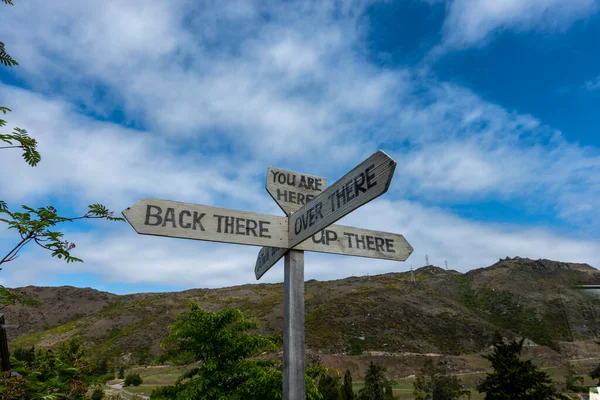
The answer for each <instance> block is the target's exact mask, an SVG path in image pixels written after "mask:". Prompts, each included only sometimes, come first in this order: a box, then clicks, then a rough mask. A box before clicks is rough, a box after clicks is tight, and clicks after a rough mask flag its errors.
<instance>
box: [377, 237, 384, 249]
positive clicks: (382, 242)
mask: <svg viewBox="0 0 600 400" xmlns="http://www.w3.org/2000/svg"><path fill="white" fill-rule="evenodd" d="M384 243H385V241H384V240H383V238H380V237H377V236H375V248H376V249H377V251H383V244H384Z"/></svg>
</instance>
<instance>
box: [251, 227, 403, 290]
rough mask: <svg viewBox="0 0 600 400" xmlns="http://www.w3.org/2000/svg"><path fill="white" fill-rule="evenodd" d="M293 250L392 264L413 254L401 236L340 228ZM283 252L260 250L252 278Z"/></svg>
mask: <svg viewBox="0 0 600 400" xmlns="http://www.w3.org/2000/svg"><path fill="white" fill-rule="evenodd" d="M294 249H295V250H305V251H315V252H319V253H331V254H342V255H346V256H358V257H369V258H381V259H384V260H393V261H405V260H406V259H407V258H408V256H410V254H411V253H412V252H413V248H412V246H411V245H410V244H409V243H408V242H407V241H406V239H405V238H404V236H402V235H398V234H395V233H388V232H380V231H373V230H369V229H360V228H352V227H349V226H342V225H330V226H328V227H327V228H326V229H323V230H322V231H319V232H317V233H316V234H314V235H313V236H312V237H311V238H309V239H307V240H305V241H304V242H302V243H300V244H299V245H298V246H296V247H294ZM286 251H287V249H277V248H273V247H265V248H263V249H261V250H260V252H259V253H258V258H257V259H256V266H255V267H254V274H255V275H256V279H260V277H261V276H262V275H263V274H264V273H265V272H267V271H268V270H269V269H270V268H271V267H272V266H273V265H275V264H276V263H277V261H279V260H280V259H281V257H283V256H284V255H285V252H286Z"/></svg>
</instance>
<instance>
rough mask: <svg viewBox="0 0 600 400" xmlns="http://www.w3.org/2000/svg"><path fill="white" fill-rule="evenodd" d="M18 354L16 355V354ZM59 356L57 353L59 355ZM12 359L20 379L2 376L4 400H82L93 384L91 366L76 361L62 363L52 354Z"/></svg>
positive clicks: (27, 353) (27, 354) (0, 384)
mask: <svg viewBox="0 0 600 400" xmlns="http://www.w3.org/2000/svg"><path fill="white" fill-rule="evenodd" d="M15 353H17V352H15ZM59 353H60V352H59ZM19 354H20V356H22V357H19V358H17V357H14V356H13V357H12V358H11V365H12V370H13V371H15V372H18V373H19V374H21V375H22V377H16V376H10V374H7V375H4V376H3V377H1V378H0V392H2V393H3V397H2V398H3V399H5V400H24V399H54V400H58V399H73V400H75V399H77V400H81V399H83V398H84V396H85V393H86V392H87V390H88V387H89V382H91V381H92V379H93V378H92V377H91V373H92V371H93V368H92V367H91V366H92V364H91V363H89V362H87V361H85V360H83V359H78V360H75V361H74V362H71V361H69V360H65V359H62V358H61V357H60V356H59V355H56V354H55V353H54V352H53V351H52V350H46V349H42V350H37V351H34V353H33V357H32V356H31V350H27V351H24V352H19Z"/></svg>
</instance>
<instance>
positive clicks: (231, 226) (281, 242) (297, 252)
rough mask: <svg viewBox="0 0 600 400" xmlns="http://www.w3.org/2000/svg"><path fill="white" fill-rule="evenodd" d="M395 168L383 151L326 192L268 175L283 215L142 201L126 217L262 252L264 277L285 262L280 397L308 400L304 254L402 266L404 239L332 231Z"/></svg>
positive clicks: (143, 225)
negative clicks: (394, 262)
mask: <svg viewBox="0 0 600 400" xmlns="http://www.w3.org/2000/svg"><path fill="white" fill-rule="evenodd" d="M395 167H396V162H395V161H394V160H393V159H391V158H390V157H389V156H388V155H387V154H385V153H384V152H383V151H378V152H376V153H374V154H373V155H371V156H370V157H369V158H367V159H366V160H365V161H363V162H362V163H360V164H359V165H358V166H356V167H355V168H354V169H353V170H352V171H350V172H348V173H347V174H346V175H344V176H343V177H342V178H341V179H339V180H338V181H337V182H335V183H334V184H333V185H332V186H330V187H329V188H326V186H327V180H326V179H325V178H323V177H319V176H314V175H306V174H301V173H298V172H292V171H287V170H283V169H278V168H269V169H268V170H267V183H266V189H267V192H268V193H269V194H270V195H271V197H273V199H274V200H275V201H276V202H277V204H278V205H279V206H280V207H281V209H282V210H283V211H284V212H285V213H286V217H278V216H274V215H265V214H257V213H252V212H247V211H237V210H230V209H226V208H217V207H210V206H204V205H200V204H191V203H181V202H176V201H169V200H158V199H143V200H140V201H139V202H137V203H135V204H134V205H132V206H131V207H129V208H127V209H126V210H124V211H123V216H124V217H125V218H126V219H127V221H129V223H130V224H131V226H132V227H133V228H134V229H135V230H136V232H137V233H139V234H143V235H156V236H167V237H174V238H183V239H194V240H207V241H213V242H225V243H234V244H245V245H253V246H263V248H262V249H261V250H260V252H259V254H258V258H257V261H256V265H255V268H254V273H255V275H256V279H259V278H260V277H261V276H262V275H263V274H264V273H265V272H266V271H268V270H269V269H270V268H271V267H272V266H273V265H275V263H277V261H279V260H280V259H281V258H282V257H284V256H285V266H284V332H283V333H284V350H283V369H284V374H283V399H284V400H304V399H305V387H304V251H315V252H322V253H332V254H343V255H350V256H359V257H370V258H381V259H386V260H395V261H405V260H406V259H407V258H408V256H409V255H410V254H411V253H412V251H413V248H412V247H411V245H410V244H409V243H408V242H407V241H406V239H405V238H404V236H402V235H399V234H395V233H388V232H379V231H372V230H368V229H360V228H353V227H348V226H341V225H332V224H333V223H334V222H335V221H337V220H339V219H340V218H342V217H343V216H345V215H347V214H348V213H350V212H352V211H353V210H355V209H357V208H358V207H360V206H362V205H364V204H366V203H368V202H369V201H371V200H373V199H375V198H376V197H378V196H380V195H382V194H383V193H385V192H386V191H387V190H388V188H389V185H390V182H391V179H392V176H393V174H394V169H395Z"/></svg>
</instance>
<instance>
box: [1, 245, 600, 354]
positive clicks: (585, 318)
mask: <svg viewBox="0 0 600 400" xmlns="http://www.w3.org/2000/svg"><path fill="white" fill-rule="evenodd" d="M414 277H415V282H411V274H410V272H406V273H390V274H384V275H377V276H370V277H350V278H346V279H341V280H337V281H328V282H319V281H314V280H313V281H308V282H306V287H305V299H306V303H305V304H306V306H305V308H306V325H305V326H306V341H307V346H308V347H309V349H312V350H315V351H319V352H321V353H323V354H340V353H346V354H360V353H362V352H365V351H372V352H373V351H376V352H386V353H393V354H396V353H444V354H454V355H456V354H465V353H471V352H477V351H481V350H482V349H484V348H486V347H487V346H489V344H490V338H491V335H492V334H493V332H494V331H495V330H501V331H502V332H504V333H505V334H507V335H511V334H514V335H518V336H525V337H527V338H529V339H530V340H531V341H533V342H534V343H537V344H540V345H544V346H548V347H550V348H552V349H554V350H556V351H559V352H565V351H568V349H569V343H570V342H573V341H574V340H580V339H584V340H585V339H592V338H595V337H596V336H597V334H598V332H599V331H600V299H597V298H593V297H589V296H584V295H582V294H581V292H580V291H579V290H577V289H575V288H573V285H576V284H595V283H600V271H598V270H596V269H595V268H592V267H591V266H589V265H586V264H573V263H562V262H555V261H549V260H529V259H524V258H518V257H517V258H513V259H508V258H507V259H506V260H500V261H499V262H498V263H496V264H494V265H492V266H490V267H487V268H481V269H477V270H472V271H469V272H468V273H465V274H461V273H459V272H456V271H445V270H443V269H441V268H438V267H434V266H426V267H423V268H420V269H418V270H416V271H415V272H414ZM19 290H21V291H22V292H23V293H24V294H26V295H27V296H28V297H29V298H32V299H39V300H41V301H42V302H43V304H42V305H40V306H38V307H22V306H14V307H8V308H6V309H5V310H4V313H5V315H6V320H7V323H9V324H11V325H12V324H17V325H19V327H18V328H11V329H9V337H10V339H11V344H10V346H11V348H12V349H14V348H16V347H23V346H30V345H34V344H35V345H36V346H53V345H56V344H57V343H60V342H61V341H63V340H65V339H67V338H69V337H70V336H72V335H74V334H80V335H82V336H83V338H84V339H85V340H86V343H88V345H89V346H90V347H91V349H90V350H91V352H90V354H92V355H94V356H97V357H107V358H109V359H111V360H113V361H115V362H121V361H119V360H124V361H127V362H132V363H138V362H139V363H142V364H144V363H150V362H151V361H152V359H153V358H154V357H156V356H158V355H160V354H161V350H160V347H159V343H160V341H161V339H162V338H163V337H164V336H165V335H166V334H167V332H168V326H169V324H171V323H172V322H173V320H174V316H175V315H176V314H177V313H179V312H181V311H183V310H184V309H185V308H186V304H187V303H188V302H190V301H193V302H197V303H199V304H200V305H201V306H202V307H203V308H205V309H207V310H219V309H222V308H223V307H235V308H239V309H241V310H243V311H244V312H245V313H247V314H248V315H249V316H250V317H252V318H254V319H256V320H257V321H259V322H260V324H261V331H262V332H265V333H270V334H273V333H281V332H282V329H283V328H282V327H283V302H282V295H283V284H254V285H243V286H236V287H229V288H222V289H194V290H187V291H184V292H178V293H142V294H133V295H124V296H118V295H114V294H110V293H104V292H99V291H96V290H94V289H89V288H88V289H81V288H74V287H57V288H48V287H43V288H42V287H25V288H20V289H19Z"/></svg>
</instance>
